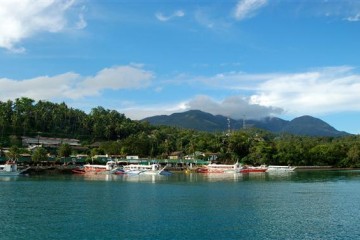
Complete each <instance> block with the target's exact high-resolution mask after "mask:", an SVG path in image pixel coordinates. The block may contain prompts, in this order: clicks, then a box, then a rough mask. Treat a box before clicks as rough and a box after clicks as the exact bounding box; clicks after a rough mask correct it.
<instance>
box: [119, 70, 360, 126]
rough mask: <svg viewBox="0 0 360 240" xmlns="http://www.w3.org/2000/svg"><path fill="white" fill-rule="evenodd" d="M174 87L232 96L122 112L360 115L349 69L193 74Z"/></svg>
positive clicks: (355, 78) (359, 81) (138, 115)
mask: <svg viewBox="0 0 360 240" xmlns="http://www.w3.org/2000/svg"><path fill="white" fill-rule="evenodd" d="M169 83H170V82H167V84H169ZM173 84H175V85H178V84H189V85H191V88H193V87H196V86H201V91H202V92H204V93H206V90H209V89H216V91H217V92H218V93H219V95H222V96H224V95H226V94H227V95H228V97H224V98H217V99H215V98H213V97H210V95H205V94H204V95H199V96H195V97H193V98H191V99H187V100H184V99H183V100H181V102H172V103H171V102H169V101H167V102H166V104H164V105H156V106H154V105H152V106H150V105H148V106H144V105H143V106H141V107H136V106H135V105H133V106H132V108H127V109H125V110H124V109H121V110H120V111H122V112H125V113H126V115H127V116H129V117H132V118H134V119H142V118H145V117H147V116H154V115H160V114H171V113H173V112H183V111H186V110H190V109H198V110H202V111H205V112H209V113H212V114H214V115H216V114H221V115H224V116H229V117H232V118H235V119H239V118H242V117H243V116H244V115H245V116H246V118H248V119H258V118H262V117H265V116H280V115H283V114H286V115H288V116H296V117H297V116H301V115H314V116H320V115H326V114H334V113H341V112H347V111H360V95H359V92H360V74H358V73H356V72H355V69H354V68H353V67H349V66H338V67H325V68H317V69H311V70H308V71H304V72H295V73H262V74H250V73H244V72H231V73H222V74H217V75H215V76H212V77H204V76H202V77H190V76H188V75H187V76H182V77H180V78H176V79H175V80H174V82H173ZM168 87H169V86H168ZM211 96H213V95H211Z"/></svg>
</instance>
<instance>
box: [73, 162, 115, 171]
mask: <svg viewBox="0 0 360 240" xmlns="http://www.w3.org/2000/svg"><path fill="white" fill-rule="evenodd" d="M115 168H116V163H115V162H114V161H107V162H106V164H105V165H100V164H90V163H88V164H85V165H84V166H82V167H80V168H76V169H73V170H72V172H73V173H76V174H107V173H110V172H111V171H112V170H114V169H115Z"/></svg>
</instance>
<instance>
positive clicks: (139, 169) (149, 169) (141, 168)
mask: <svg viewBox="0 0 360 240" xmlns="http://www.w3.org/2000/svg"><path fill="white" fill-rule="evenodd" d="M160 167H161V166H160V165H159V164H155V163H154V164H151V165H141V164H130V165H125V166H123V170H124V172H125V173H126V174H133V175H138V174H144V175H167V174H165V172H167V173H169V172H168V171H166V170H165V168H166V166H165V167H164V168H160Z"/></svg>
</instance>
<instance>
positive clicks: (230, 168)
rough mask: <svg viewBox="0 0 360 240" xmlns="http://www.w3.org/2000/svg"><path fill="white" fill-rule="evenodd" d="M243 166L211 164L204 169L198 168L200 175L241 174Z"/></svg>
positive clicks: (236, 164) (237, 164)
mask: <svg viewBox="0 0 360 240" xmlns="http://www.w3.org/2000/svg"><path fill="white" fill-rule="evenodd" d="M241 169H242V166H241V165H240V164H239V163H238V162H237V163H235V164H232V165H230V164H217V163H210V164H208V165H206V166H204V167H201V168H198V169H197V170H196V172H198V173H239V172H240V171H241Z"/></svg>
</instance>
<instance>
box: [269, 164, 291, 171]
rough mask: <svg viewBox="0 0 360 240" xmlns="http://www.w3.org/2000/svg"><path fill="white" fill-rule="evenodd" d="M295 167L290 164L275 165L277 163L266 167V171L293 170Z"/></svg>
mask: <svg viewBox="0 0 360 240" xmlns="http://www.w3.org/2000/svg"><path fill="white" fill-rule="evenodd" d="M295 169H296V167H292V166H277V165H269V166H268V167H267V170H266V172H293V171H295Z"/></svg>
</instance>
